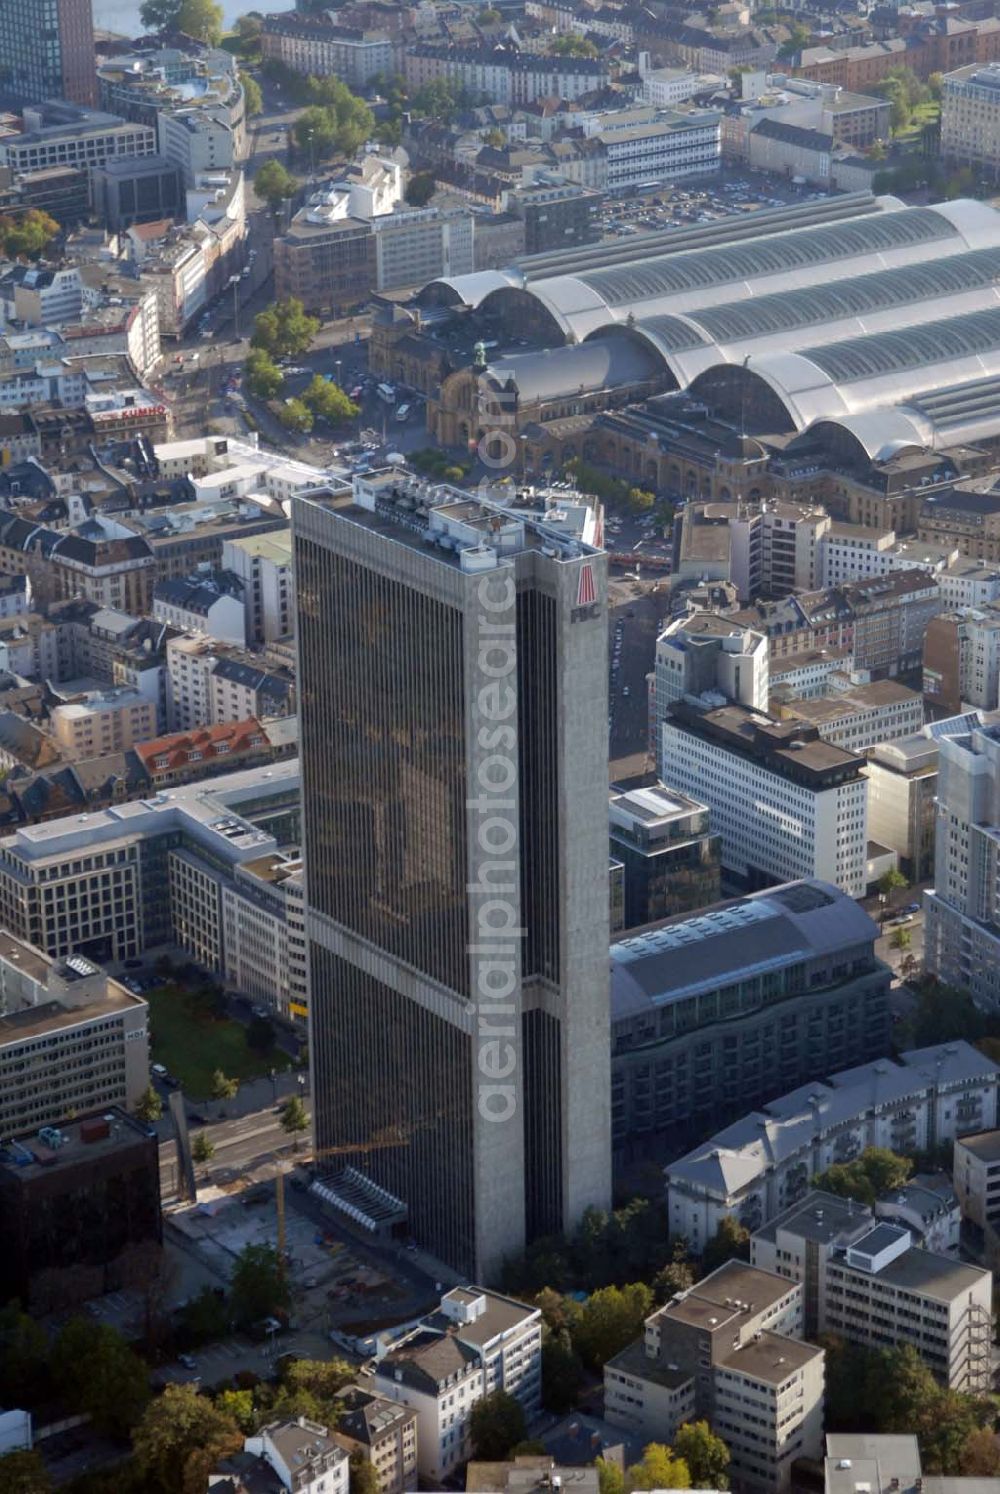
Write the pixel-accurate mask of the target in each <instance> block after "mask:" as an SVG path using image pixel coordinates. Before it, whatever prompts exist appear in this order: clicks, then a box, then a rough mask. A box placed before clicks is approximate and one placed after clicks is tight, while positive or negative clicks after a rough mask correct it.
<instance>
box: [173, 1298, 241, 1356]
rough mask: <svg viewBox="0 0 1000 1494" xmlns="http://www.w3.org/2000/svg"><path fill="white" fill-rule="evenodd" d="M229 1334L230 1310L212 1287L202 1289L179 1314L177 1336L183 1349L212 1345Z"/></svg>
mask: <svg viewBox="0 0 1000 1494" xmlns="http://www.w3.org/2000/svg"><path fill="white" fill-rule="evenodd" d="M228 1332H229V1309H228V1307H227V1306H226V1302H225V1298H224V1297H221V1296H218V1295H217V1294H216V1292H215V1291H214V1290H213V1288H212V1287H209V1286H206V1287H202V1289H201V1291H200V1292H199V1293H198V1295H197V1296H196V1297H192V1298H191V1300H190V1302H186V1303H185V1304H184V1306H183V1307H182V1308H181V1309H180V1311H179V1312H178V1314H177V1335H178V1338H179V1339H180V1340H181V1344H182V1346H183V1347H190V1348H197V1347H198V1345H199V1344H210V1343H212V1342H213V1340H215V1339H217V1338H222V1337H223V1336H224V1335H225V1334H226V1333H228Z"/></svg>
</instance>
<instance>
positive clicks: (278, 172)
mask: <svg viewBox="0 0 1000 1494" xmlns="http://www.w3.org/2000/svg"><path fill="white" fill-rule="evenodd" d="M253 189H254V191H255V192H256V194H257V196H258V197H259V198H260V199H261V200H262V201H263V202H266V203H267V204H268V206H269V207H271V208H277V207H280V205H281V203H282V202H284V200H285V198H286V197H294V196H295V193H296V192H297V191H298V190H299V181H298V177H295V176H293V175H292V173H291V172H290V171H286V170H285V168H284V166H282V164H281V162H280V161H276V160H275V159H274V158H273V157H272V158H271V159H269V160H267V161H264V162H262V164H261V165H260V166H258V168H257V173H256V175H255V176H254V179H253Z"/></svg>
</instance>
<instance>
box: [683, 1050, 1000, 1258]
mask: <svg viewBox="0 0 1000 1494" xmlns="http://www.w3.org/2000/svg"><path fill="white" fill-rule="evenodd" d="M998 1072H1000V1068H998V1065H996V1064H995V1063H993V1061H992V1060H991V1059H989V1058H986V1057H985V1056H984V1055H983V1054H982V1053H979V1052H978V1051H977V1050H976V1049H975V1048H973V1047H971V1046H970V1045H969V1044H968V1043H964V1042H955V1043H942V1044H939V1045H938V1046H936V1047H933V1048H916V1049H912V1050H910V1051H909V1052H906V1053H902V1054H900V1056H899V1060H898V1062H894V1061H893V1060H891V1059H888V1058H886V1059H880V1060H877V1061H876V1062H874V1063H868V1064H864V1065H862V1066H861V1067H858V1068H852V1069H846V1070H844V1071H843V1072H841V1073H836V1074H830V1075H829V1076H828V1077H827V1079H826V1080H824V1081H823V1082H818V1081H817V1082H814V1083H812V1084H808V1085H804V1086H802V1087H801V1088H800V1089H797V1090H793V1091H792V1093H791V1094H787V1095H784V1096H783V1097H782V1098H781V1099H780V1100H774V1101H771V1102H770V1103H768V1104H767V1105H764V1106H762V1107H761V1109H760V1110H759V1111H756V1112H754V1113H751V1114H750V1115H747V1116H745V1117H744V1118H743V1119H742V1120H740V1121H737V1122H736V1123H735V1124H733V1125H731V1126H728V1127H726V1128H725V1129H724V1130H722V1131H718V1132H716V1134H715V1135H714V1136H712V1137H710V1138H709V1139H708V1140H707V1141H705V1142H704V1143H702V1144H701V1145H700V1146H698V1147H695V1148H694V1149H693V1150H692V1151H690V1152H688V1154H687V1155H686V1156H685V1157H682V1158H681V1159H680V1160H679V1161H677V1162H672V1163H670V1165H669V1166H668V1168H667V1170H666V1172H667V1198H668V1210H669V1215H670V1232H671V1234H679V1235H684V1236H685V1237H686V1238H687V1239H689V1240H691V1241H692V1243H693V1244H695V1245H696V1248H697V1249H699V1250H700V1249H701V1247H702V1245H703V1244H704V1243H705V1242H706V1241H708V1240H710V1239H711V1238H712V1236H713V1235H714V1234H715V1231H716V1229H717V1228H718V1225H719V1221H720V1219H722V1218H724V1217H726V1216H727V1215H735V1216H736V1217H738V1218H739V1219H740V1220H741V1222H742V1223H743V1224H745V1225H746V1226H747V1228H748V1229H750V1230H756V1229H760V1228H761V1226H762V1225H764V1224H766V1223H768V1222H769V1221H770V1220H771V1219H773V1218H774V1217H775V1215H776V1214H779V1213H781V1211H782V1210H783V1209H786V1208H788V1207H789V1206H790V1205H792V1204H793V1203H797V1202H799V1201H800V1200H801V1199H802V1197H803V1195H804V1194H805V1193H806V1192H807V1191H808V1188H809V1182H810V1179H811V1178H813V1177H814V1176H815V1175H816V1173H818V1172H824V1171H825V1170H826V1169H827V1168H828V1167H830V1166H832V1164H833V1163H835V1162H849V1161H851V1160H852V1158H854V1157H857V1156H858V1155H860V1153H861V1152H862V1151H863V1150H864V1149H865V1147H868V1146H881V1147H888V1148H889V1149H890V1150H891V1151H896V1152H901V1153H905V1154H911V1155H912V1153H914V1152H918V1151H928V1150H930V1149H931V1148H932V1147H935V1146H940V1145H943V1144H950V1143H951V1142H953V1141H954V1140H955V1138H956V1137H957V1136H962V1135H965V1134H966V1133H971V1132H976V1131H981V1130H983V1129H985V1128H987V1127H991V1126H993V1125H994V1124H995V1120H996V1113H997V1075H998Z"/></svg>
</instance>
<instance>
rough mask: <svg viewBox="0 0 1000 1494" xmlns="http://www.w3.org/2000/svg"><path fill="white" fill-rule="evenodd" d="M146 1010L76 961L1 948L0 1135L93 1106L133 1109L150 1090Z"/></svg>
mask: <svg viewBox="0 0 1000 1494" xmlns="http://www.w3.org/2000/svg"><path fill="white" fill-rule="evenodd" d="M147 1017H148V1012H147V1006H146V1003H145V1001H143V1000H142V999H141V997H138V996H133V995H132V994H131V993H130V992H128V991H126V989H125V988H124V986H122V985H120V984H119V983H118V981H116V980H112V979H110V978H109V977H108V976H106V975H105V973H104V972H103V970H99V969H98V968H97V967H96V966H95V965H92V964H91V963H90V961H89V960H86V959H84V958H83V956H82V955H79V954H73V955H68V956H67V957H65V958H63V959H52V958H49V957H48V956H46V955H44V954H43V953H42V951H41V950H40V949H38V948H35V947H34V946H32V945H30V944H25V943H22V942H21V940H19V939H14V938H12V937H11V936H10V935H6V934H5V935H4V937H3V941H2V944H0V1136H16V1135H20V1134H21V1132H23V1131H27V1130H31V1129H32V1128H35V1129H37V1128H38V1127H40V1126H47V1125H52V1124H53V1123H54V1122H56V1121H59V1120H61V1119H62V1118H63V1117H64V1116H67V1115H71V1114H82V1113H85V1112H86V1111H88V1110H91V1109H94V1108H95V1107H96V1106H99V1105H105V1106H107V1105H121V1106H123V1107H125V1108H126V1109H128V1110H131V1109H133V1108H134V1106H135V1105H136V1103H137V1102H138V1099H139V1096H140V1095H141V1094H142V1092H143V1090H144V1089H145V1087H146V1085H147V1084H148V1082H149V1032H148V1020H147Z"/></svg>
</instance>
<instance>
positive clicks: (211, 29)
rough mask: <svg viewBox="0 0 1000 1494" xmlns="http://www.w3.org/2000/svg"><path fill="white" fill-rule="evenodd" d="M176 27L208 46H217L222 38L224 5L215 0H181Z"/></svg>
mask: <svg viewBox="0 0 1000 1494" xmlns="http://www.w3.org/2000/svg"><path fill="white" fill-rule="evenodd" d="M176 29H177V30H178V31H183V33H184V35H185V36H193V37H194V39H195V41H200V42H203V43H204V44H205V46H207V47H217V46H218V45H219V42H220V41H221V40H222V6H221V5H216V4H215V0H181V3H180V6H179V7H178V10H177V22H176Z"/></svg>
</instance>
